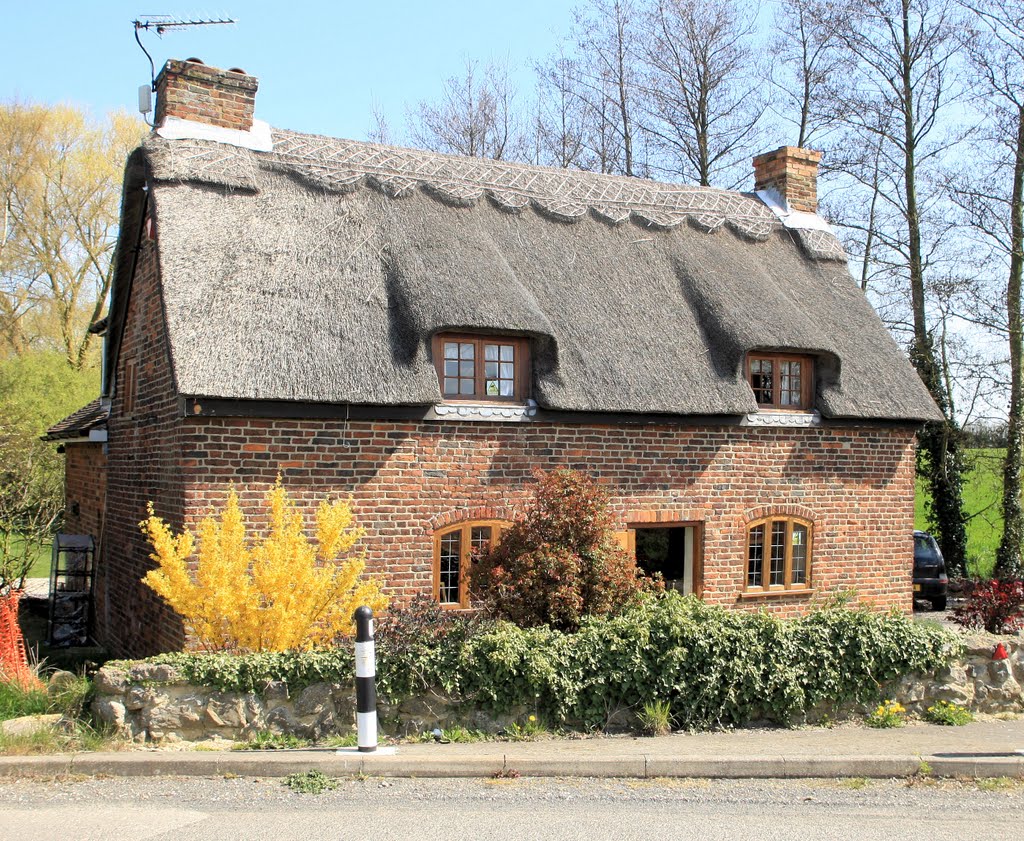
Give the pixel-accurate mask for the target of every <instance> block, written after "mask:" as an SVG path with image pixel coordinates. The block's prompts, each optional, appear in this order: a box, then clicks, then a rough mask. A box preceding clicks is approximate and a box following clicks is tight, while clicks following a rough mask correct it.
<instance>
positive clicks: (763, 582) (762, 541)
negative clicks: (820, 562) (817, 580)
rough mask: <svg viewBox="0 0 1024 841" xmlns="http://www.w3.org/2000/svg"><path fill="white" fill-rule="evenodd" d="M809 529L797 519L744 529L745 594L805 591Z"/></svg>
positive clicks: (773, 519) (775, 520) (760, 522)
mask: <svg viewBox="0 0 1024 841" xmlns="http://www.w3.org/2000/svg"><path fill="white" fill-rule="evenodd" d="M811 538H812V527H811V523H810V521H808V520H804V519H801V518H799V517H765V518H764V519H761V520H756V521H755V522H753V523H750V524H749V525H748V526H747V574H746V581H745V590H746V591H747V592H748V593H749V592H755V593H757V592H763V593H767V592H775V591H779V592H786V591H791V590H806V589H808V588H809V587H810V581H811Z"/></svg>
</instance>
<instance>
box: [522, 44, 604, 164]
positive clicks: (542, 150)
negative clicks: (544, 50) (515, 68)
mask: <svg viewBox="0 0 1024 841" xmlns="http://www.w3.org/2000/svg"><path fill="white" fill-rule="evenodd" d="M536 70H537V79H538V82H537V114H536V121H535V144H536V148H535V154H534V155H533V158H534V159H535V161H536V162H537V163H540V164H548V165H550V166H558V167H562V168H563V169H570V168H576V169H600V167H599V166H595V165H594V164H595V157H596V156H595V155H593V154H592V152H591V149H590V148H588V147H593V146H594V145H595V144H594V138H593V137H592V136H591V135H592V132H593V129H592V127H591V126H592V122H593V121H592V120H591V119H590V117H591V116H592V115H591V114H590V108H589V106H588V102H587V99H586V97H584V96H583V95H582V92H581V90H580V85H579V79H580V67H579V61H578V60H577V59H576V58H574V57H572V56H568V55H566V54H565V52H564V51H560V52H559V53H557V54H555V55H554V56H552V57H551V58H549V59H548V61H547V62H546V63H545V64H541V65H538V66H537V68H536Z"/></svg>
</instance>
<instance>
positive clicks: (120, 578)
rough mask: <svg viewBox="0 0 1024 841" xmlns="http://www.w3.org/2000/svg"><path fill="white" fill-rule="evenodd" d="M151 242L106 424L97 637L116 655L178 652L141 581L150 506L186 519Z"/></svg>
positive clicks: (164, 611) (176, 639) (170, 619)
mask: <svg viewBox="0 0 1024 841" xmlns="http://www.w3.org/2000/svg"><path fill="white" fill-rule="evenodd" d="M156 277H157V256H156V249H155V247H154V244H153V243H152V242H150V241H145V240H144V241H143V243H142V253H141V254H140V257H139V263H138V268H137V273H136V277H135V281H134V283H133V284H132V288H131V292H130V297H129V303H128V310H127V315H126V318H125V330H124V336H123V338H122V343H121V348H120V353H119V354H118V358H117V364H116V367H115V391H114V395H113V399H112V403H111V412H110V420H109V421H108V424H107V429H108V443H107V452H108V455H107V522H106V529H105V535H104V541H103V548H102V558H101V559H100V562H99V564H98V566H97V580H96V590H95V593H96V634H97V638H98V639H99V640H100V641H101V642H103V643H104V644H105V645H107V646H108V648H109V649H110V650H111V652H112V653H113V654H117V655H127V654H131V655H136V654H147V653H154V652H157V651H169V650H172V649H175V648H180V647H181V645H182V642H183V639H184V636H183V633H182V628H181V623H180V621H179V620H178V619H177V617H176V615H175V614H174V613H173V611H171V610H170V609H169V608H167V607H166V606H165V605H164V603H163V602H162V601H161V600H160V599H159V598H158V597H157V596H156V595H155V594H154V593H153V592H152V591H151V590H150V589H149V588H148V587H146V586H145V585H143V584H142V583H141V581H140V579H141V578H142V576H143V575H145V573H146V572H147V571H148V570H149V569H150V568H151V567H152V566H153V564H152V562H151V561H150V560H149V557H148V556H149V548H148V546H147V545H146V543H145V541H144V540H143V538H142V534H141V532H140V530H139V521H141V520H142V519H144V518H145V516H146V503H147V502H149V501H152V502H153V503H154V505H155V507H156V511H157V513H158V514H160V515H161V516H162V517H164V518H166V519H168V520H169V521H171V522H174V523H180V522H181V518H182V517H181V490H180V478H179V475H178V462H179V457H178V453H179V445H178V441H177V434H178V428H179V420H178V415H179V412H178V401H177V397H176V393H175V387H174V383H173V380H172V376H171V366H170V360H169V357H168V352H167V340H166V334H165V332H164V327H163V325H164V315H163V304H162V301H161V297H160V294H159V287H158V285H157V283H156ZM129 361H134V362H135V365H136V388H135V392H136V396H135V406H134V409H133V411H132V412H131V415H130V416H126V414H125V406H124V400H123V398H124V394H123V389H122V388H121V387H119V386H118V385H116V384H117V383H120V384H123V383H124V368H125V365H126V364H127V363H128V362H129Z"/></svg>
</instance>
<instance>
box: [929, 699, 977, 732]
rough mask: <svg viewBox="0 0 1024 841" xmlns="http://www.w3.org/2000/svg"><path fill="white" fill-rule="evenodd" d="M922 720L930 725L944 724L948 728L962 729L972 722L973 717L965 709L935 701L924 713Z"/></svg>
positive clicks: (947, 702) (957, 705)
mask: <svg viewBox="0 0 1024 841" xmlns="http://www.w3.org/2000/svg"><path fill="white" fill-rule="evenodd" d="M924 720H925V721H930V722H931V723H932V724H945V725H948V726H950V727H962V726H963V725H965V724H970V723H971V722H972V721H974V715H973V714H972V713H971V711H970V710H969V709H967V708H966V707H961V706H960V705H959V704H954V703H951V702H950V701H936V702H935V703H934V704H932V705H931V706H930V707H928V709H926V710H925V711H924Z"/></svg>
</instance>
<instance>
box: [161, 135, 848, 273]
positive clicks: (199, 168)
mask: <svg viewBox="0 0 1024 841" xmlns="http://www.w3.org/2000/svg"><path fill="white" fill-rule="evenodd" d="M273 138H274V150H273V152H271V153H257V152H251V151H249V150H248V149H243V148H239V147H236V146H230V145H226V144H219V143H212V142H210V141H204V140H182V141H177V142H175V143H172V144H161V145H159V146H155V147H154V152H155V159H156V161H157V163H156V172H157V176H158V177H160V178H163V179H165V180H177V179H182V180H186V179H187V180H192V181H202V182H206V183H211V184H219V185H226V186H231V187H234V188H236V189H245V190H252V191H258V190H259V187H260V176H259V168H260V166H261V165H262V166H265V167H267V168H268V169H273V170H276V171H278V172H284V173H287V174H289V175H293V176H295V177H297V178H299V179H301V180H303V181H304V182H305V183H307V184H309V185H310V186H311V187H314V188H316V189H320V190H328V191H331V192H351V191H353V190H356V189H358V188H359V187H360V186H362V185H364V184H365V185H369V186H372V187H374V188H375V189H377V190H380V191H381V192H383V193H385V194H386V195H388V196H391V197H392V198H398V197H402V196H408V195H410V194H411V193H412V192H414V191H415V190H417V189H422V190H424V191H425V192H427V193H429V194H431V195H433V196H434V197H435V198H437V199H439V200H440V201H442V202H446V203H449V204H453V205H456V206H463V207H466V206H470V205H472V204H474V203H476V202H477V201H479V200H480V199H481V198H483V197H484V196H486V197H488V198H489V199H490V200H491V201H493V202H494V203H495V204H496V205H497V206H498V207H500V208H502V209H503V210H507V211H509V212H518V211H521V210H523V209H524V208H527V207H533V208H535V209H536V210H537V211H538V212H540V213H542V214H545V215H548V216H550V217H552V218H553V219H557V220H559V221H564V222H573V221H576V220H578V219H581V218H583V217H584V216H586V215H588V214H590V213H592V214H594V215H595V216H597V217H598V218H600V219H603V220H605V221H607V222H611V223H613V224H619V223H622V222H625V221H627V220H629V219H633V220H635V221H637V222H639V223H640V224H642V225H646V226H649V227H654V228H661V229H669V228H674V227H676V226H677V225H681V224H683V223H684V222H689V223H690V224H692V225H693V226H694V227H696V228H698V229H700V230H703V231H705V232H707V233H711V232H713V231H716V230H718V229H719V228H720V227H722V226H723V225H725V226H727V227H729V228H731V229H732V230H733V231H735V232H736V233H738V234H740V235H741V236H744V237H746V238H749V239H752V240H756V241H758V242H763V241H764V240H766V239H767V238H768V237H769V236H770V235H771V234H772V233H773V232H774V231H776V230H778V229H779V228H780V227H781V223H780V222H779V220H778V219H777V218H776V216H775V215H774V214H773V213H772V212H771V210H769V209H768V208H767V207H766V206H765V205H764V203H763V202H762V201H760V200H759V199H757V198H756V197H753V196H750V195H746V194H743V193H737V192H732V191H729V190H719V189H715V188H712V187H690V186H680V185H674V184H661V183H658V182H656V181H648V180H644V179H641V178H626V177H623V176H612V175H600V174H597V173H590V172H578V171H572V170H565V169H555V168H551V167H541V166H530V165H526V164H519V163H511V162H507V161H493V160H486V159H482V158H460V157H456V156H452V155H441V154H437V153H434V152H424V151H421V150H416V149H402V148H398V147H394V146H382V145H378V144H373V143H363V142H359V141H355V140H340V139H336V138H331V137H321V136H319V135H311V134H300V133H298V132H293V131H283V130H280V129H274V130H273ZM808 233H810V232H808ZM801 241H802V242H804V241H807V249H808V253H809V256H811V257H812V259H818V260H839V261H842V260H845V259H846V255H845V253H844V251H843V248H842V246H841V245H840V243H839V241H838V240H837V239H836V238H835V237H834V236H833V235H831V234H829V233H826V232H824V231H814V232H813V236H812V237H809V238H805V237H801Z"/></svg>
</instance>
